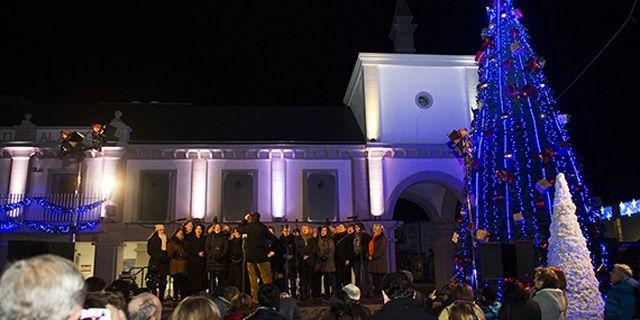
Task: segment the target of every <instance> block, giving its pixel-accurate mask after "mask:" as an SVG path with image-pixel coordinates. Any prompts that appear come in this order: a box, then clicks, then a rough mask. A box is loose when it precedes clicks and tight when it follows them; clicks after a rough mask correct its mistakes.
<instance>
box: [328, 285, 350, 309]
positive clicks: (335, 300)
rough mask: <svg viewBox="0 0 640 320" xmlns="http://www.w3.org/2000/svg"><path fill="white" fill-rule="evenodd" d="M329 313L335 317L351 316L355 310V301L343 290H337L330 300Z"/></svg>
mask: <svg viewBox="0 0 640 320" xmlns="http://www.w3.org/2000/svg"><path fill="white" fill-rule="evenodd" d="M329 305H330V307H329V311H331V312H332V313H333V314H335V315H342V314H349V313H351V309H352V308H353V301H352V300H351V298H349V295H348V294H347V293H346V292H344V291H343V290H337V291H336V293H334V294H333V296H331V300H329Z"/></svg>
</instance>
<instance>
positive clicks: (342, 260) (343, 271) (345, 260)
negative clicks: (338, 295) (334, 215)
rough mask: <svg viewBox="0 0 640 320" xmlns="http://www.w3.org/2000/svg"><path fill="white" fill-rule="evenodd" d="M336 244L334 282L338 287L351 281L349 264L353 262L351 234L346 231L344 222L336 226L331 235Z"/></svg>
mask: <svg viewBox="0 0 640 320" xmlns="http://www.w3.org/2000/svg"><path fill="white" fill-rule="evenodd" d="M333 241H334V242H335V244H336V282H337V284H338V288H342V287H343V286H345V285H347V284H349V283H351V264H352V262H353V234H349V233H347V228H346V226H345V225H344V223H341V224H339V225H338V227H336V234H335V235H334V236H333Z"/></svg>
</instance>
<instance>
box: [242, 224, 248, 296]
mask: <svg viewBox="0 0 640 320" xmlns="http://www.w3.org/2000/svg"><path fill="white" fill-rule="evenodd" d="M246 277H247V235H246V234H243V235H242V293H245V290H246V287H247V285H246Z"/></svg>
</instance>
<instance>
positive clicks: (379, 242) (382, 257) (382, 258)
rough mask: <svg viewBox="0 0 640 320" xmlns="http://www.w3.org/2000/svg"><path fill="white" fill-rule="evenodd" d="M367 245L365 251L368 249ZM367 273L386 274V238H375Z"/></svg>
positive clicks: (382, 236) (381, 236)
mask: <svg viewBox="0 0 640 320" xmlns="http://www.w3.org/2000/svg"><path fill="white" fill-rule="evenodd" d="M368 247H369V244H368V243H367V250H368V249H369V248H368ZM369 272H371V273H387V272H388V269H387V238H386V237H385V236H384V234H381V235H380V236H379V237H377V238H376V240H375V242H374V247H373V255H372V256H371V262H370V263H369Z"/></svg>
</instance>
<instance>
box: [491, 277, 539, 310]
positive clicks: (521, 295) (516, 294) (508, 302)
mask: <svg viewBox="0 0 640 320" xmlns="http://www.w3.org/2000/svg"><path fill="white" fill-rule="evenodd" d="M502 296H503V299H504V303H503V304H502V306H501V307H500V310H499V311H498V319H500V320H516V319H517V320H520V319H522V320H540V319H541V317H542V315H541V312H540V306H539V305H538V303H536V302H534V301H531V300H529V294H528V293H527V291H525V290H524V286H523V285H522V284H521V283H520V282H518V281H506V282H505V283H504V284H503V285H502Z"/></svg>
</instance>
